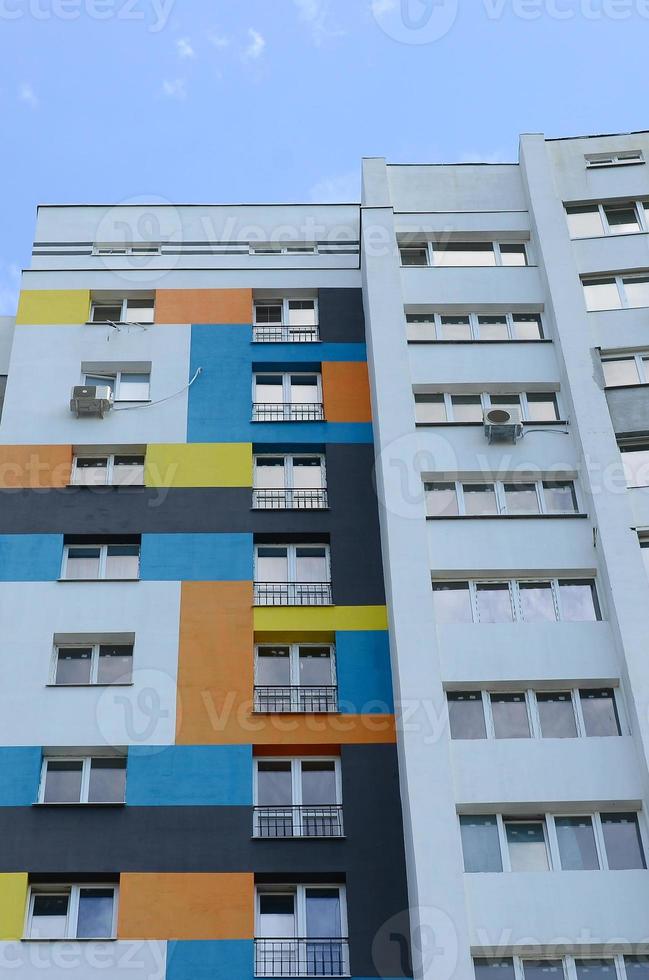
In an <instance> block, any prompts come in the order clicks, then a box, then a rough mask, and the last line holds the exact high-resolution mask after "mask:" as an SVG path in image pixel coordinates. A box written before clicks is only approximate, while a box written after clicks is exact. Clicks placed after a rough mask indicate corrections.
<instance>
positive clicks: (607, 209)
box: [604, 204, 640, 235]
mask: <svg viewBox="0 0 649 980" xmlns="http://www.w3.org/2000/svg"><path fill="white" fill-rule="evenodd" d="M604 213H605V215H606V220H607V221H608V227H609V231H610V233H611V234H612V235H628V234H632V233H633V232H636V231H640V222H639V221H638V215H637V214H636V209H635V205H634V204H605V205H604Z"/></svg>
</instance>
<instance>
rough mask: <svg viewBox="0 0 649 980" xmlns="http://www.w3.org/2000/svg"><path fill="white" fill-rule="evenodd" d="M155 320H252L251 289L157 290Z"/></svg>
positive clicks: (235, 321) (170, 321) (206, 321)
mask: <svg viewBox="0 0 649 980" xmlns="http://www.w3.org/2000/svg"><path fill="white" fill-rule="evenodd" d="M155 322H156V323H252V289H158V290H156V296H155Z"/></svg>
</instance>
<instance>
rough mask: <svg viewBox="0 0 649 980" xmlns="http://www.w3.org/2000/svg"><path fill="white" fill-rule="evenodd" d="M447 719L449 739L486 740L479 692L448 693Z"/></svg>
mask: <svg viewBox="0 0 649 980" xmlns="http://www.w3.org/2000/svg"><path fill="white" fill-rule="evenodd" d="M447 699H448V718H449V724H450V728H451V738H466V739H469V738H470V739H475V738H486V737H487V731H486V728H485V719H484V708H483V706H482V694H481V693H480V691H449V693H448V694H447Z"/></svg>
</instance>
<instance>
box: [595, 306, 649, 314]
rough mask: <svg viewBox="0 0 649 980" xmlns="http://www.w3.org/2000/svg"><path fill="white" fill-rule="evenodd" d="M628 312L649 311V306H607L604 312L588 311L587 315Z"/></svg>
mask: <svg viewBox="0 0 649 980" xmlns="http://www.w3.org/2000/svg"><path fill="white" fill-rule="evenodd" d="M627 310H649V306H607V307H606V308H605V309H603V310H586V313H626V311H627Z"/></svg>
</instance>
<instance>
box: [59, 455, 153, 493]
mask: <svg viewBox="0 0 649 980" xmlns="http://www.w3.org/2000/svg"><path fill="white" fill-rule="evenodd" d="M72 483H73V485H74V486H77V487H103V486H115V487H135V486H143V485H144V453H119V454H117V453H110V454H108V455H106V456H84V455H77V456H75V457H74V463H73V466H72Z"/></svg>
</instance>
